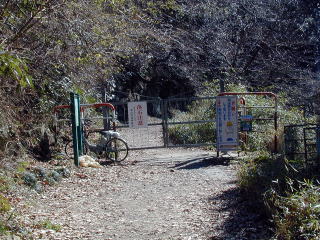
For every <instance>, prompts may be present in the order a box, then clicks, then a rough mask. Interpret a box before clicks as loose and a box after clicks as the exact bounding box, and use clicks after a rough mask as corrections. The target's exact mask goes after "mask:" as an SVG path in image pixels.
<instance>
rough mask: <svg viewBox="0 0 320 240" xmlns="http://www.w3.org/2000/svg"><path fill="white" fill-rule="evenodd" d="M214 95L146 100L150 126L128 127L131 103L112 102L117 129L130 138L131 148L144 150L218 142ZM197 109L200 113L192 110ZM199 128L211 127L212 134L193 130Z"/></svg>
mask: <svg viewBox="0 0 320 240" xmlns="http://www.w3.org/2000/svg"><path fill="white" fill-rule="evenodd" d="M215 99H216V97H190V98H170V99H153V100H145V101H144V102H146V103H147V111H148V127H146V128H134V129H133V128H129V122H128V120H129V116H128V103H127V102H112V104H113V105H114V106H115V108H116V112H117V115H118V120H119V123H117V129H118V131H119V132H120V133H121V135H122V136H124V138H126V140H127V141H128V145H129V147H130V150H142V149H153V148H167V147H201V146H215V145H216V142H215V139H216V137H215V134H216V133H215V130H214V125H215V122H216V119H215V112H216V110H215ZM195 111H198V112H199V114H190V112H195ZM196 128H202V129H203V131H209V134H208V132H206V134H203V136H207V137H202V136H199V135H196V134H192V133H193V132H196V131H195V129H196ZM193 129H194V131H193ZM187 130H188V131H187ZM190 130H191V131H190ZM190 132H191V134H190Z"/></svg>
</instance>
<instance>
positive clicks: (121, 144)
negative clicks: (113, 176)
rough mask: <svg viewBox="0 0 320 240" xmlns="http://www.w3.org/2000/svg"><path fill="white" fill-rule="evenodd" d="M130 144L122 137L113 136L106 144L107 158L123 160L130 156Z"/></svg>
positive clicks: (117, 160) (114, 160) (115, 160)
mask: <svg viewBox="0 0 320 240" xmlns="http://www.w3.org/2000/svg"><path fill="white" fill-rule="evenodd" d="M128 151H129V148H128V144H127V143H126V142H125V141H124V140H123V139H121V138H111V139H110V140H109V141H108V142H107V144H106V158H107V159H109V160H111V161H113V162H122V161H123V160H125V159H126V157H127V156H128Z"/></svg>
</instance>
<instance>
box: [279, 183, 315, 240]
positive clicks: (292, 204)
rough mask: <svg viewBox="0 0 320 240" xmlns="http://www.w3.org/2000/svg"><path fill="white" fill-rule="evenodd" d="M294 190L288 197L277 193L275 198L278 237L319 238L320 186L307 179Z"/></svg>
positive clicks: (288, 238) (291, 238)
mask: <svg viewBox="0 0 320 240" xmlns="http://www.w3.org/2000/svg"><path fill="white" fill-rule="evenodd" d="M292 190H293V191H292V192H291V193H290V194H289V195H288V196H287V197H281V196H278V195H276V196H275V198H274V205H275V207H276V208H275V209H277V210H276V211H275V213H274V224H275V228H276V237H277V239H285V240H296V239H297V240H300V239H301V240H309V239H310V240H311V239H312V240H316V239H319V236H320V187H319V186H318V185H314V184H312V183H311V182H307V181H306V182H300V184H299V188H298V189H292Z"/></svg>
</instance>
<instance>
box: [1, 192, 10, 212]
mask: <svg viewBox="0 0 320 240" xmlns="http://www.w3.org/2000/svg"><path fill="white" fill-rule="evenodd" d="M10 210H11V205H10V202H9V200H8V198H6V197H5V196H3V195H2V194H0V213H6V212H9V211H10Z"/></svg>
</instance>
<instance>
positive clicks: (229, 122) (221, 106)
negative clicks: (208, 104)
mask: <svg viewBox="0 0 320 240" xmlns="http://www.w3.org/2000/svg"><path fill="white" fill-rule="evenodd" d="M237 103H238V101H237V96H218V97H217V99H216V111H217V112H216V115H217V116H216V121H217V151H234V150H237V148H238V146H239V141H238V104H237Z"/></svg>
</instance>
